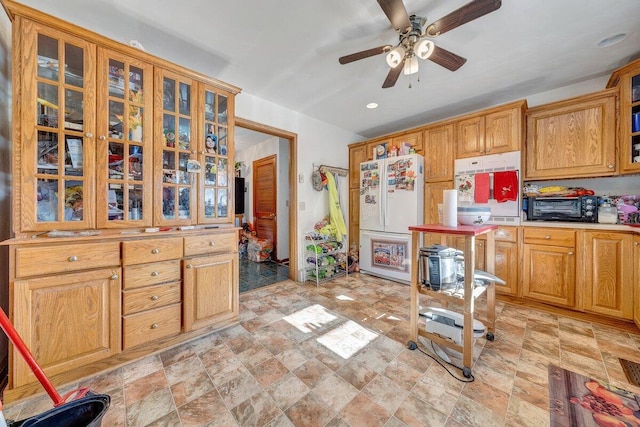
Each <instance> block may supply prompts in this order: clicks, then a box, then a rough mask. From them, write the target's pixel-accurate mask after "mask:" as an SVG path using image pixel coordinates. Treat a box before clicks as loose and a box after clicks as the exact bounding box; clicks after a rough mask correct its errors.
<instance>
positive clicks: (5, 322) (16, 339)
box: [0, 308, 64, 406]
mask: <svg viewBox="0 0 640 427" xmlns="http://www.w3.org/2000/svg"><path fill="white" fill-rule="evenodd" d="M0 326H1V327H2V330H3V331H4V333H5V334H7V337H9V340H11V342H12V343H13V345H14V346H15V347H16V348H17V349H18V351H19V352H20V354H21V355H22V358H23V359H24V360H25V362H27V365H29V368H31V371H32V372H33V373H34V374H35V376H36V378H38V381H40V384H42V387H44V389H45V390H46V391H47V394H48V395H49V397H51V400H53V406H59V405H61V404H63V403H64V400H63V399H62V397H60V394H58V391H57V390H56V389H55V387H54V386H53V384H51V381H49V378H47V376H46V375H45V374H44V371H43V370H42V368H41V367H40V365H38V362H36V359H35V358H34V357H33V354H31V352H30V351H29V349H28V348H27V346H26V345H25V343H24V341H22V338H20V335H18V331H16V329H15V328H14V327H13V325H12V324H11V321H10V320H9V318H8V317H7V314H6V313H5V312H4V310H3V309H1V308H0Z"/></svg>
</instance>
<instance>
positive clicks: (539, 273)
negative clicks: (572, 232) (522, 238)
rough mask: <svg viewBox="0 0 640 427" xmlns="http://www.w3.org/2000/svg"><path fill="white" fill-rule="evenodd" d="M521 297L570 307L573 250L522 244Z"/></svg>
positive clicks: (573, 270) (572, 290)
mask: <svg viewBox="0 0 640 427" xmlns="http://www.w3.org/2000/svg"><path fill="white" fill-rule="evenodd" d="M523 250H524V252H523V260H524V262H523V265H522V269H523V270H522V296H523V297H527V298H532V299H536V300H539V301H542V302H546V303H550V304H555V305H560V306H564V307H569V308H573V307H574V305H575V276H576V273H575V272H576V267H575V256H574V253H573V252H574V250H573V248H566V247H560V246H547V245H535V244H525V245H523Z"/></svg>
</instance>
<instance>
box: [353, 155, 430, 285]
mask: <svg viewBox="0 0 640 427" xmlns="http://www.w3.org/2000/svg"><path fill="white" fill-rule="evenodd" d="M423 213H424V158H423V157H422V156H420V155H418V154H410V155H407V156H397V157H389V158H386V159H380V160H373V161H369V162H363V163H360V271H361V272H363V273H367V274H371V275H374V276H378V277H383V278H386V279H391V280H395V281H398V282H402V283H407V284H409V283H411V234H410V233H409V229H408V228H409V226H412V225H419V224H422V223H423V222H424V215H423Z"/></svg>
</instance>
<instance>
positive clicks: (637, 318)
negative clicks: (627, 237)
mask: <svg viewBox="0 0 640 427" xmlns="http://www.w3.org/2000/svg"><path fill="white" fill-rule="evenodd" d="M632 283H633V321H634V322H635V323H636V326H638V327H639V328H640V236H638V235H636V236H634V237H633V282H632Z"/></svg>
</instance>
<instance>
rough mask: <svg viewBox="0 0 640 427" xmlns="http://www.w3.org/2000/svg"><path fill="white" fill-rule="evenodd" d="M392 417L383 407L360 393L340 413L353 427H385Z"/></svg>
mask: <svg viewBox="0 0 640 427" xmlns="http://www.w3.org/2000/svg"><path fill="white" fill-rule="evenodd" d="M390 415H391V414H389V413H388V412H387V411H386V410H385V409H384V408H383V407H382V406H380V405H378V404H377V403H375V402H374V401H372V400H371V399H369V398H368V397H367V396H365V395H364V394H363V393H359V394H358V395H357V396H356V397H355V398H354V399H353V400H352V401H351V402H349V403H347V405H346V406H345V407H344V408H342V410H341V411H340V417H341V418H343V419H344V420H345V421H346V422H347V423H348V424H349V425H350V426H351V427H376V426H384V425H385V424H386V422H387V420H388V419H389V417H390Z"/></svg>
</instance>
